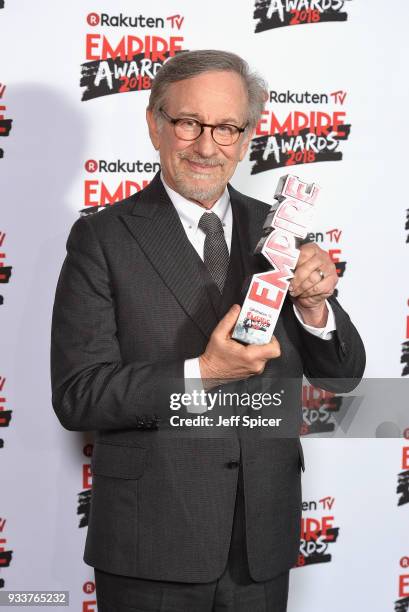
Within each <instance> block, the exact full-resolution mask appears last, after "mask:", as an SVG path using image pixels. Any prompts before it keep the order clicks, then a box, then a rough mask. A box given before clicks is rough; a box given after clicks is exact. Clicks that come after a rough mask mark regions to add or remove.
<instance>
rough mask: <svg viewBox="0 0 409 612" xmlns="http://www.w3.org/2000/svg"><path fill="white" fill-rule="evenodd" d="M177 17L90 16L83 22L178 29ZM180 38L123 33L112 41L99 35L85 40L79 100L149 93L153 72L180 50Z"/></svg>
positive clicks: (179, 17)
mask: <svg viewBox="0 0 409 612" xmlns="http://www.w3.org/2000/svg"><path fill="white" fill-rule="evenodd" d="M183 21H184V17H182V16H181V15H170V16H168V17H165V18H162V17H147V18H145V17H144V16H142V15H139V16H136V17H127V16H124V15H122V14H120V15H114V16H110V15H106V14H105V13H103V14H101V15H99V14H98V13H90V14H89V15H88V16H87V23H88V25H91V26H93V27H95V26H105V27H127V28H128V27H142V28H145V29H148V30H149V29H150V28H153V27H154V28H163V29H165V28H169V29H170V31H171V32H172V30H173V31H174V30H175V28H176V29H177V30H180V28H181V27H182V24H183ZM183 40H184V38H183V36H173V35H172V34H170V35H167V36H165V35H164V36H158V35H157V34H142V35H139V36H134V35H130V34H124V35H122V36H119V37H118V36H116V37H115V38H114V39H113V38H111V37H108V36H105V35H104V34H100V33H95V32H91V33H87V34H86V37H85V57H86V60H87V61H86V62H85V63H84V64H82V65H81V80H80V86H81V87H85V89H84V91H83V94H82V100H83V101H86V100H92V99H94V98H100V97H102V96H108V95H111V94H116V93H125V92H129V91H142V90H149V89H150V88H151V85H152V79H153V78H154V77H155V75H156V73H157V71H158V70H159V69H160V68H161V67H162V66H163V64H164V63H165V62H166V61H167V60H168V59H169V58H170V57H173V56H174V55H176V54H177V53H180V52H181V51H183V48H182V44H183Z"/></svg>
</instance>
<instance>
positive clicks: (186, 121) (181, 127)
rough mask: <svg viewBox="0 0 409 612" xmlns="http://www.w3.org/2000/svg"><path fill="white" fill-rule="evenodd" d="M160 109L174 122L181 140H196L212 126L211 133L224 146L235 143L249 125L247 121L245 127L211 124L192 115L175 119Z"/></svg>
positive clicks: (216, 141) (167, 118)
mask: <svg viewBox="0 0 409 612" xmlns="http://www.w3.org/2000/svg"><path fill="white" fill-rule="evenodd" d="M159 111H160V112H161V113H162V115H163V116H164V117H165V119H166V120H167V121H169V123H172V124H173V128H174V130H175V134H176V136H177V137H178V138H180V140H188V141H189V140H196V139H197V138H199V136H201V135H202V134H203V132H204V128H205V127H209V128H210V133H211V135H212V138H213V140H214V141H215V143H217V144H218V145H222V146H223V147H226V146H229V145H232V144H234V143H235V142H237V141H238V139H239V138H240V134H242V133H243V132H244V130H245V129H246V127H247V125H248V124H247V123H246V125H245V126H244V128H240V127H237V125H230V123H219V124H218V125H211V124H209V123H200V121H196V119H191V118H190V117H181V118H180V119H174V118H173V117H170V116H169V115H168V114H167V113H166V112H165V111H164V110H163V108H160V109H159Z"/></svg>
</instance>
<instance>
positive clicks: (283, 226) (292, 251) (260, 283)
mask: <svg viewBox="0 0 409 612" xmlns="http://www.w3.org/2000/svg"><path fill="white" fill-rule="evenodd" d="M319 191H320V188H319V187H318V185H316V184H315V183H304V182H303V181H300V179H299V178H298V177H297V176H293V175H291V174H287V175H286V176H283V177H281V178H280V180H279V182H278V185H277V189H276V192H275V194H274V198H275V199H276V200H277V202H276V203H275V204H274V205H273V206H272V208H271V211H270V212H269V213H268V215H267V217H266V220H265V223H264V226H263V235H262V237H261V239H260V241H259V243H258V244H257V246H256V249H255V251H254V253H255V254H258V253H261V254H262V255H263V256H264V257H265V258H266V259H267V261H268V262H269V264H270V265H271V266H272V268H271V270H266V271H264V272H259V273H258V274H254V276H252V277H251V281H250V286H249V288H248V291H247V295H246V298H245V300H244V303H243V306H242V308H241V312H240V315H239V318H238V319H237V323H236V325H235V328H234V330H233V334H232V338H234V339H235V340H239V341H240V342H244V343H245V344H267V342H270V340H271V338H272V336H273V333H274V329H275V326H276V323H277V319H278V317H279V314H280V311H281V308H282V305H283V302H284V298H285V296H286V294H287V291H288V287H289V286H290V279H291V278H292V277H293V270H294V268H295V266H296V264H297V261H298V257H299V255H300V251H299V249H298V247H299V246H300V243H301V240H302V239H303V238H305V237H306V235H307V233H308V228H309V227H310V223H311V219H312V216H313V214H314V207H315V202H316V199H317V196H318V193H319Z"/></svg>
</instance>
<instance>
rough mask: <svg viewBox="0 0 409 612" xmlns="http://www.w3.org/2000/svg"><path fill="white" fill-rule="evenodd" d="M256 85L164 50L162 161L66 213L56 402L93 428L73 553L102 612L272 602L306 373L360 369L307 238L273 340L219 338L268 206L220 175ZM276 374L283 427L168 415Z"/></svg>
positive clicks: (285, 551)
mask: <svg viewBox="0 0 409 612" xmlns="http://www.w3.org/2000/svg"><path fill="white" fill-rule="evenodd" d="M265 95H266V90H265V84H264V83H263V81H262V80H261V79H260V78H259V77H257V76H256V75H255V74H253V73H251V72H250V71H249V69H248V66H247V64H246V63H245V62H244V61H243V60H242V59H241V58H239V57H238V56H236V55H233V54H230V53H226V52H219V51H196V52H186V53H181V54H180V55H177V56H176V57H175V58H172V59H171V60H169V61H168V62H167V63H166V64H165V65H164V67H163V68H162V69H161V70H160V71H159V73H158V75H157V77H156V79H155V81H154V84H153V87H152V92H151V96H150V101H149V107H148V110H147V121H148V125H149V131H150V136H151V140H152V143H153V145H154V147H155V149H157V150H158V151H159V153H160V159H161V167H162V171H161V174H158V175H156V176H155V178H154V179H153V181H152V182H151V184H150V185H149V186H148V187H147V188H145V189H144V190H143V191H141V192H139V193H138V194H136V195H134V196H132V197H131V198H129V199H127V200H125V201H123V202H120V203H118V204H116V205H115V206H113V207H111V208H110V209H109V210H104V211H103V212H100V213H98V214H95V215H90V216H86V217H81V218H80V219H78V220H77V221H76V222H75V223H74V225H73V227H72V229H71V232H70V235H69V238H68V241H67V257H66V259H65V261H64V264H63V267H62V270H61V274H60V278H59V281H58V286H57V290H56V297H55V305H54V311H53V327H52V354H51V359H52V390H53V398H52V399H53V406H54V409H55V412H56V414H57V416H58V418H59V419H60V421H61V423H62V425H63V426H64V427H66V428H67V429H70V430H77V431H85V430H94V431H95V432H96V438H95V444H94V452H93V456H92V472H93V487H92V500H91V509H90V518H89V527H88V534H87V541H86V546H85V554H84V560H85V562H86V563H88V564H89V565H91V566H93V567H94V568H95V577H96V586H97V598H98V607H99V610H100V612H125V611H129V610H135V611H137V610H162V611H167V612H171V611H172V612H176V611H177V612H183V611H189V612H196V611H197V612H200V611H202V610H203V611H208V612H210V611H212V610H213V611H218V610H229V611H231V612H233V611H234V612H239V611H246V612H247V611H248V612H257V611H261V610H265V611H274V612H284V611H285V610H286V605H287V596H288V574H289V569H290V568H291V567H292V566H293V565H294V563H295V561H296V558H297V553H298V548H299V532H300V517H301V468H302V469H304V463H303V454H302V447H301V444H300V442H299V438H298V432H299V426H300V424H301V409H300V401H301V394H300V392H301V380H302V375H303V373H304V374H305V375H307V376H308V377H310V378H311V377H315V378H318V379H320V380H321V382H322V384H323V385H326V386H327V388H331V389H333V390H335V391H336V390H345V391H346V390H349V389H350V388H353V385H354V383H353V382H352V383H351V382H349V383H348V382H343V381H341V380H340V379H341V378H342V379H357V378H359V377H361V376H362V373H363V369H364V364H365V353H364V349H363V345H362V341H361V339H360V337H359V335H358V332H357V331H356V329H355V328H354V326H353V325H352V323H351V321H350V319H349V317H348V315H347V314H346V313H345V311H344V310H343V309H342V308H341V306H340V305H339V303H338V302H337V300H335V298H333V297H331V295H332V293H333V291H334V287H335V285H336V282H337V276H336V271H335V267H334V265H333V263H332V262H331V260H330V258H329V257H328V254H327V253H325V252H324V251H323V250H321V249H320V248H319V247H317V246H316V245H312V244H307V245H304V246H303V247H302V248H301V255H300V259H299V262H298V265H297V269H296V271H295V275H294V278H293V280H292V287H291V298H288V299H286V301H285V303H284V306H283V309H282V312H281V315H280V318H279V321H278V324H277V326H276V329H275V337H273V339H272V341H271V342H270V343H269V344H266V345H264V346H245V345H243V344H241V343H238V342H236V341H235V340H233V339H232V338H231V332H232V329H233V327H234V324H235V321H236V319H237V316H238V313H239V310H240V308H239V306H238V304H240V303H241V301H242V299H243V293H242V286H243V281H244V280H245V278H247V277H248V276H249V275H251V274H254V273H255V272H258V271H260V270H261V269H262V266H263V265H264V264H263V263H262V262H261V261H260V259H259V258H258V257H256V256H254V255H253V251H254V247H255V246H256V244H257V242H258V240H259V238H260V236H261V234H262V226H263V223H264V220H265V217H266V215H267V212H268V211H269V206H267V204H264V203H262V202H259V201H257V200H254V199H252V198H249V197H247V196H245V195H243V194H241V193H239V192H238V191H236V190H235V189H234V188H233V187H232V186H231V185H230V183H229V180H230V178H231V176H232V175H233V173H234V171H235V168H236V166H237V163H238V162H239V161H240V160H241V159H243V157H244V155H245V153H246V150H247V147H248V144H249V141H250V139H251V137H252V134H253V133H254V128H255V126H256V123H257V121H258V119H259V117H260V114H261V111H262V109H263V105H264V101H265V99H266V97H265ZM288 379H292V385H291V389H290V395H291V393H292V394H293V396H294V397H296V399H295V401H293V402H291V401H288V400H286V404H285V406H284V416H285V417H286V419H287V421H288V422H291V424H292V429H291V433H290V434H288V435H286V436H285V437H283V435H280V434H278V435H270V433H269V432H268V431H266V430H265V429H264V428H263V429H259V430H258V431H257V430H256V429H257V428H255V430H252V431H250V430H249V429H248V428H245V427H219V428H216V427H207V428H206V427H201V428H195V427H193V426H189V423H188V424H187V425H186V426H185V427H174V426H172V425H171V423H170V421H171V419H170V417H171V416H172V414H176V413H175V412H172V411H171V410H170V398H171V397H178V398H181V397H182V395H183V393H184V392H187V391H192V389H196V390H197V391H198V390H199V389H201V388H202V387H204V388H205V389H206V390H207V391H208V392H211V391H212V389H213V390H214V389H218V390H221V391H223V390H224V391H225V390H226V389H229V390H230V391H231V390H236V391H237V390H240V391H241V392H244V391H245V392H247V393H248V394H250V395H251V394H252V393H253V394H255V393H256V392H259V391H260V390H266V389H270V390H272V389H275V390H278V389H281V385H282V381H283V380H288ZM324 379H325V380H324ZM327 379H332V380H331V382H329V381H328V380H327ZM334 379H336V380H334ZM338 379H339V380H338ZM172 394H174V395H172ZM206 410H207V406H206V404H203V403H202V404H201V405H200V406H193V407H191V408H188V410H187V411H178V413H177V414H178V415H179V416H182V415H183V416H184V417H186V416H189V415H188V413H189V412H203V411H206ZM240 411H241V413H240ZM233 412H234V413H238V414H243V413H244V412H246V409H244V411H243V409H242V408H240V406H238V407H237V408H235V409H234V410H233ZM247 412H251V409H248V410H247ZM190 416H191V417H194V416H195V415H194V414H193V415H190ZM281 416H282V415H281ZM294 432H295V433H294ZM287 433H288V432H287Z"/></svg>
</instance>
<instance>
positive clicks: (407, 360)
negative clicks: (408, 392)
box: [400, 300, 409, 376]
mask: <svg viewBox="0 0 409 612" xmlns="http://www.w3.org/2000/svg"><path fill="white" fill-rule="evenodd" d="M407 305H408V306H409V300H408V301H407ZM400 362H401V363H403V369H402V374H401V376H408V375H409V315H406V333H405V341H404V342H402V355H401V358H400Z"/></svg>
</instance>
